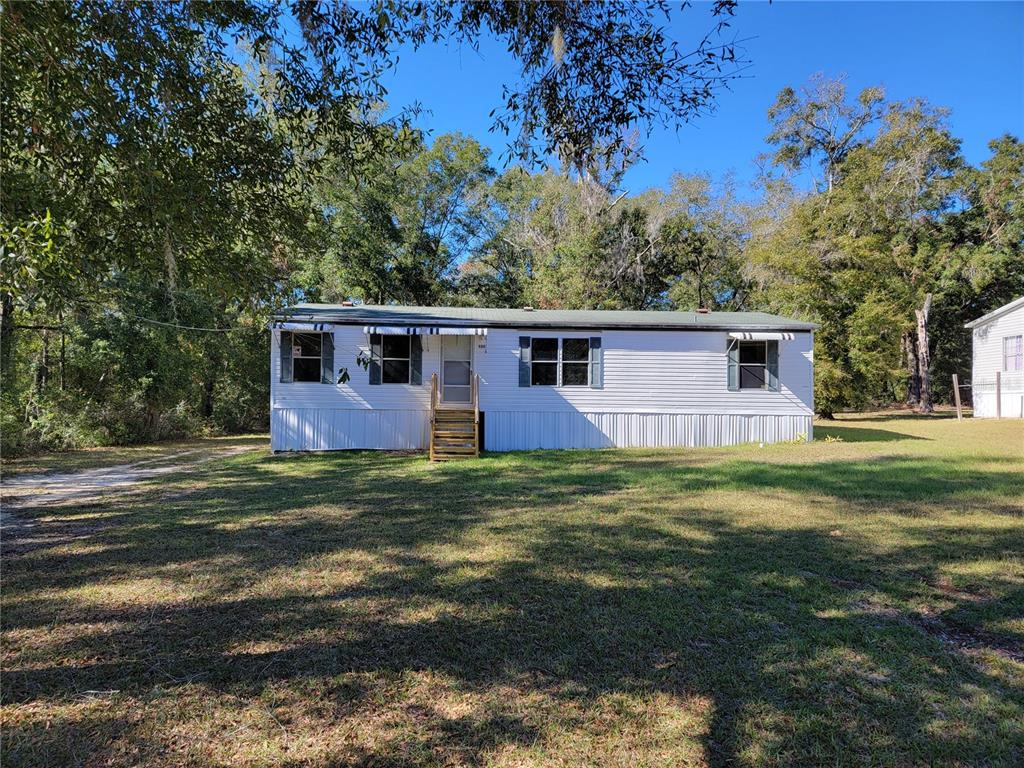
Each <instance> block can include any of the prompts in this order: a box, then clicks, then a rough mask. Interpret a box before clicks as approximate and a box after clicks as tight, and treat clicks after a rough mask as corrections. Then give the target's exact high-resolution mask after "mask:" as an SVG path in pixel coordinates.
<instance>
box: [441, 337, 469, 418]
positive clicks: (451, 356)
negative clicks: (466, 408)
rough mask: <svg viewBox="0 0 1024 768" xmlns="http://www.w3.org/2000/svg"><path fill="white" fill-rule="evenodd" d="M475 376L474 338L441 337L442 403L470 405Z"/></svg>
mask: <svg viewBox="0 0 1024 768" xmlns="http://www.w3.org/2000/svg"><path fill="white" fill-rule="evenodd" d="M472 375H473V337H472V336H442V337H441V402H442V403H467V404H468V403H470V402H472V399H473V397H472V393H471V389H470V378H471V377H472Z"/></svg>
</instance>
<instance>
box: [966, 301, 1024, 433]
mask: <svg viewBox="0 0 1024 768" xmlns="http://www.w3.org/2000/svg"><path fill="white" fill-rule="evenodd" d="M966 327H967V328H970V329H971V331H972V335H973V338H974V355H973V365H972V370H971V395H972V397H973V399H974V415H975V416H979V417H982V418H996V417H1002V418H1007V417H1010V418H1021V417H1024V296H1022V297H1021V298H1019V299H1017V300H1016V301H1011V302H1010V303H1009V304H1007V305H1005V306H1003V307H1000V308H999V309H997V310H995V311H993V312H989V313H988V314H987V315H985V316H984V317H979V318H978V319H977V320H974V321H973V322H970V323H967V325H966Z"/></svg>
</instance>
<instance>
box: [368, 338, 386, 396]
mask: <svg viewBox="0 0 1024 768" xmlns="http://www.w3.org/2000/svg"><path fill="white" fill-rule="evenodd" d="M382 354H383V352H382V347H381V338H380V334H379V333H371V334H370V383H371V384H380V366H381V356H382Z"/></svg>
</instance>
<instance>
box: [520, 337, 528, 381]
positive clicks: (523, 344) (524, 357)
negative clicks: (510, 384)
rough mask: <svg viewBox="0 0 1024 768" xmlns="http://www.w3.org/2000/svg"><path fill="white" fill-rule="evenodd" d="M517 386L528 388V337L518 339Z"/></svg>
mask: <svg viewBox="0 0 1024 768" xmlns="http://www.w3.org/2000/svg"><path fill="white" fill-rule="evenodd" d="M519 386H520V387H528V386H530V337H529V336H520V337H519Z"/></svg>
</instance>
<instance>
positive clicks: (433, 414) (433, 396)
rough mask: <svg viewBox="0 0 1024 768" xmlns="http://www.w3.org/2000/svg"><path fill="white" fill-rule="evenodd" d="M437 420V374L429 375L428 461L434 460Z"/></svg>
mask: <svg viewBox="0 0 1024 768" xmlns="http://www.w3.org/2000/svg"><path fill="white" fill-rule="evenodd" d="M436 419H437V373H432V374H430V460H431V461H433V460H434V427H435V426H436Z"/></svg>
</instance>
